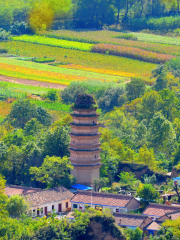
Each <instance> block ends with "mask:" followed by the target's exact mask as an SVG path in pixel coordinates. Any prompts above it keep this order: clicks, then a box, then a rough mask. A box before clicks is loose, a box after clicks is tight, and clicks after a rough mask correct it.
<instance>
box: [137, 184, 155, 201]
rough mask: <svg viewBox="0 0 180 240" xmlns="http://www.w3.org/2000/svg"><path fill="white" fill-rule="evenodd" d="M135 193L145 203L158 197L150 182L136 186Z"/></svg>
mask: <svg viewBox="0 0 180 240" xmlns="http://www.w3.org/2000/svg"><path fill="white" fill-rule="evenodd" d="M137 195H138V196H139V197H140V198H141V199H142V201H144V202H145V203H146V204H148V203H149V202H154V201H156V199H157V198H158V197H159V193H158V191H157V190H156V189H155V188H154V187H153V186H152V185H151V184H140V186H139V188H137Z"/></svg>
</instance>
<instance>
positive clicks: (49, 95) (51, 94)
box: [46, 89, 58, 102]
mask: <svg viewBox="0 0 180 240" xmlns="http://www.w3.org/2000/svg"><path fill="white" fill-rule="evenodd" d="M46 97H47V98H48V99H49V100H50V101H53V102H55V101H56V100H57V99H58V95H57V90H56V89H50V90H49V91H48V92H47V94H46Z"/></svg>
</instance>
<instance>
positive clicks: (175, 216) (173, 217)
mask: <svg viewBox="0 0 180 240" xmlns="http://www.w3.org/2000/svg"><path fill="white" fill-rule="evenodd" d="M166 215H167V216H168V217H169V218H170V219H171V220H176V219H178V218H179V217H180V210H179V211H176V212H172V213H166Z"/></svg>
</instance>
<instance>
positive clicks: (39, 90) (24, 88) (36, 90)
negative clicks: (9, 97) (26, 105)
mask: <svg viewBox="0 0 180 240" xmlns="http://www.w3.org/2000/svg"><path fill="white" fill-rule="evenodd" d="M0 88H8V89H9V90H10V91H16V92H17V91H20V92H24V93H27V94H34V95H43V94H46V93H47V92H48V88H44V87H35V86H30V85H23V84H17V83H9V82H1V81H0Z"/></svg>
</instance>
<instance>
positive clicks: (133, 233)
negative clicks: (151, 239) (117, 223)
mask: <svg viewBox="0 0 180 240" xmlns="http://www.w3.org/2000/svg"><path fill="white" fill-rule="evenodd" d="M125 235H126V239H127V240H141V239H142V235H143V231H142V230H141V229H140V228H139V227H137V228H136V229H135V230H134V229H130V228H128V229H126V230H125Z"/></svg>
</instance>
